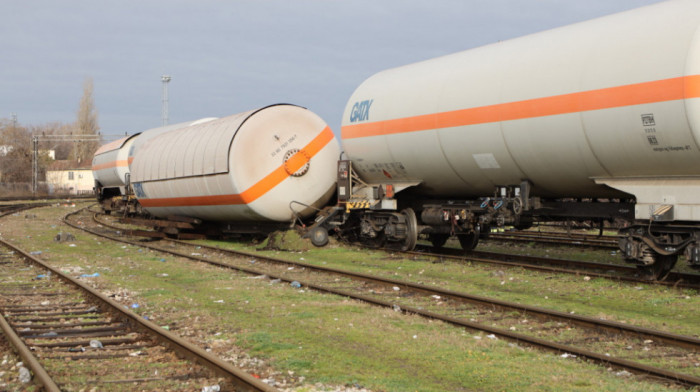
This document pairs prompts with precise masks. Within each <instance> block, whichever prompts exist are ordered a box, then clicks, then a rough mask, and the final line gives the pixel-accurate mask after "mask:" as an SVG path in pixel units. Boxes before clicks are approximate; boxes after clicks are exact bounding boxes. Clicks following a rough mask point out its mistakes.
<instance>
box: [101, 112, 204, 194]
mask: <svg viewBox="0 0 700 392" xmlns="http://www.w3.org/2000/svg"><path fill="white" fill-rule="evenodd" d="M214 119H215V117H207V118H202V119H199V120H196V121H187V122H182V123H179V124H172V125H166V126H163V127H158V128H152V129H149V130H146V131H143V132H140V133H135V134H133V135H130V136H126V137H123V138H121V139H119V140H115V141H113V142H110V143H107V144H105V145H103V146H101V147H100V148H99V149H98V150H97V151H96V152H95V154H94V156H93V159H92V172H93V176H94V177H95V180H96V181H97V182H99V183H100V184H101V185H102V187H103V188H119V189H120V194H124V192H125V187H126V181H127V180H126V178H127V176H128V175H129V173H130V171H131V170H130V167H131V162H132V161H133V159H134V154H135V152H136V151H137V150H138V149H139V148H140V147H141V146H142V145H143V144H144V143H145V142H146V141H148V140H150V139H151V138H153V137H156V136H158V135H160V134H162V133H165V132H169V131H172V130H175V129H180V128H184V127H189V126H191V125H196V124H201V123H204V122H207V121H211V120H214Z"/></svg>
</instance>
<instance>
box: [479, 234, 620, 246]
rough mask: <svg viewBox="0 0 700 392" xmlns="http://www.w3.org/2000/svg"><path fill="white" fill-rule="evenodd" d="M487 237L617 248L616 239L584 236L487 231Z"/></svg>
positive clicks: (500, 239)
mask: <svg viewBox="0 0 700 392" xmlns="http://www.w3.org/2000/svg"><path fill="white" fill-rule="evenodd" d="M487 239H490V240H495V241H521V242H541V243H546V244H562V245H568V246H583V247H594V248H605V249H617V248H618V245H617V240H614V241H610V240H605V239H601V240H593V239H586V238H581V239H577V238H566V237H547V236H537V235H531V234H520V233H489V235H488V237H487Z"/></svg>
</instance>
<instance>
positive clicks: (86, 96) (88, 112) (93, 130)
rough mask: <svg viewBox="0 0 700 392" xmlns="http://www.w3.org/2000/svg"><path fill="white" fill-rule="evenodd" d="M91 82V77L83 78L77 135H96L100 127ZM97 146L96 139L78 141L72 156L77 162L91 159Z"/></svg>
mask: <svg viewBox="0 0 700 392" xmlns="http://www.w3.org/2000/svg"><path fill="white" fill-rule="evenodd" d="M92 91H93V84H92V78H87V79H85V82H84V83H83V97H82V98H81V99H80V106H79V107H78V118H77V121H76V132H77V134H78V135H85V136H92V135H97V131H99V129H100V127H99V125H98V124H97V109H95V104H94V101H93V98H92ZM98 148H99V142H97V141H86V140H83V141H78V142H77V144H76V146H75V148H74V149H73V158H74V159H75V160H77V161H78V162H84V161H85V160H92V155H93V154H94V153H95V151H96V150H97V149H98Z"/></svg>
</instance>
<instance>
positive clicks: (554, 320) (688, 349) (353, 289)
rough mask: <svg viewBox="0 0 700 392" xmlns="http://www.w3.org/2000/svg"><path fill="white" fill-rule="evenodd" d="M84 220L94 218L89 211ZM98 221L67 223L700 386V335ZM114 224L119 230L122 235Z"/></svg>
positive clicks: (565, 354)
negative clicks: (147, 235)
mask: <svg viewBox="0 0 700 392" xmlns="http://www.w3.org/2000/svg"><path fill="white" fill-rule="evenodd" d="M67 220H70V218H68V219H67ZM81 221H82V222H86V221H89V219H87V218H86V217H84V216H83V218H82V219H81ZM95 222H96V223H94V226H95V227H93V228H88V227H85V225H83V226H80V225H77V224H75V223H70V222H68V223H69V224H71V225H73V226H74V227H77V228H80V229H82V230H87V231H89V232H91V233H93V234H95V235H101V236H104V237H107V238H110V239H113V240H117V241H121V242H126V243H131V244H134V245H137V246H139V247H146V248H150V249H152V250H157V251H161V252H166V253H169V254H171V255H175V256H178V257H183V258H187V259H190V260H196V261H199V262H204V263H208V264H212V265H215V266H218V267H222V268H229V269H233V270H236V271H240V272H245V273H248V274H251V275H256V276H260V277H262V276H264V277H267V278H269V279H271V280H273V281H278V282H288V283H290V284H291V285H292V286H294V287H297V288H302V287H303V288H308V289H313V290H316V291H319V292H326V293H333V294H336V295H340V296H345V297H349V298H353V299H357V300H361V301H364V302H367V303H371V304H374V305H378V306H384V307H388V308H392V309H394V310H395V311H401V312H405V313H412V314H417V315H421V316H423V317H427V318H431V319H437V320H441V321H444V322H447V323H451V324H454V325H457V326H461V327H465V328H468V329H472V330H479V331H483V332H484V333H487V334H488V335H487V336H488V337H492V338H504V339H509V340H513V341H515V342H517V343H523V344H527V345H532V346H538V347H542V348H545V349H548V350H552V351H554V352H557V353H558V354H560V355H563V356H576V357H580V358H587V359H589V360H593V361H597V362H600V363H602V364H605V366H613V367H616V368H620V369H626V370H628V371H632V372H635V373H640V374H645V375H650V376H652V377H654V378H662V379H664V380H666V382H670V383H678V384H683V385H686V386H697V385H700V368H695V367H693V366H694V365H693V364H696V363H698V362H700V357H699V353H700V339H698V338H697V337H692V336H682V335H676V334H672V333H668V332H664V331H657V330H653V329H647V328H640V327H635V326H631V325H628V324H625V323H617V322H610V321H606V320H600V319H596V318H591V317H584V316H578V315H573V314H569V313H565V312H557V311H551V310H547V309H543V308H537V307H532V306H527V305H522V304H517V303H511V302H506V301H501V300H498V299H493V298H486V297H481V296H478V295H473V294H469V293H460V292H456V291H450V290H445V289H441V288H439V287H434V286H428V285H423V284H418V283H414V282H408V281H403V280H397V279H392V278H383V277H380V276H375V275H368V274H363V273H354V272H349V271H345V270H339V269H332V268H326V267H323V266H318V265H312V264H309V263H302V262H296V261H289V260H281V259H277V258H270V257H261V256H259V255H255V254H250V253H246V252H238V251H232V250H224V249H220V248H212V247H207V246H204V245H202V244H197V245H196V252H197V253H198V254H199V255H198V256H193V255H192V253H193V250H194V249H193V248H194V245H193V244H188V243H185V242H181V241H171V240H167V241H165V240H161V241H158V242H151V243H149V244H144V243H142V242H136V241H134V240H130V239H127V238H125V237H124V236H123V234H124V232H125V230H124V229H123V228H118V227H112V228H109V227H108V226H109V224H108V223H106V222H103V221H99V223H97V222H98V221H97V219H96V218H95ZM98 225H99V226H101V227H98ZM115 231H120V232H121V235H118V234H116V233H115ZM251 266H254V268H253V267H251ZM684 371H685V372H684Z"/></svg>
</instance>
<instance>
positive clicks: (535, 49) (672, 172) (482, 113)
mask: <svg viewBox="0 0 700 392" xmlns="http://www.w3.org/2000/svg"><path fill="white" fill-rule="evenodd" d="M699 27H700V1H697V0H671V1H667V2H662V3H659V4H655V5H651V6H647V7H643V8H639V9H636V10H632V11H628V12H624V13H620V14H616V15H611V16H607V17H603V18H599V19H595V20H592V21H587V22H582V23H578V24H574V25H571V26H566V27H562V28H558V29H554V30H550V31H546V32H542V33H538V34H534V35H530V36H526V37H522V38H518V39H513V40H510V41H504V42H499V43H496V44H492V45H489V46H485V47H481V48H477V49H473V50H469V51H465V52H461V53H456V54H453V55H449V56H444V57H440V58H436V59H432V60H428V61H424V62H420V63H416V64H412V65H407V66H404V67H400V68H395V69H390V70H387V71H383V72H380V73H378V74H376V75H374V76H372V77H370V78H369V79H368V80H366V81H365V82H364V83H363V84H362V85H361V86H359V87H358V88H357V90H356V91H355V92H354V93H353V94H352V96H351V98H350V100H349V101H348V104H347V107H346V109H345V112H344V115H343V126H342V140H343V147H344V150H345V152H346V153H347V155H348V157H349V158H350V159H352V160H353V165H354V168H355V170H357V171H358V173H359V174H360V176H361V177H362V178H363V179H364V180H365V181H367V182H374V183H377V182H390V181H393V182H398V181H421V184H420V185H419V186H418V187H417V188H416V189H417V190H418V191H421V192H423V193H426V194H431V195H435V196H465V197H471V196H487V195H490V194H492V193H493V191H494V189H495V187H496V186H498V185H515V184H519V183H521V182H522V181H523V180H529V181H530V182H531V183H532V184H533V189H532V194H533V195H539V196H548V197H567V196H568V197H615V196H623V195H624V194H623V193H622V192H620V191H616V190H613V189H612V188H608V187H606V186H604V185H598V184H596V180H601V179H611V178H638V177H644V178H652V177H655V176H665V177H669V176H693V175H694V176H697V175H699V174H700V148H699V144H698V141H700V100H698V97H700V32H699V31H700V30H699V29H698V28H699ZM599 182H605V181H599Z"/></svg>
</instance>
